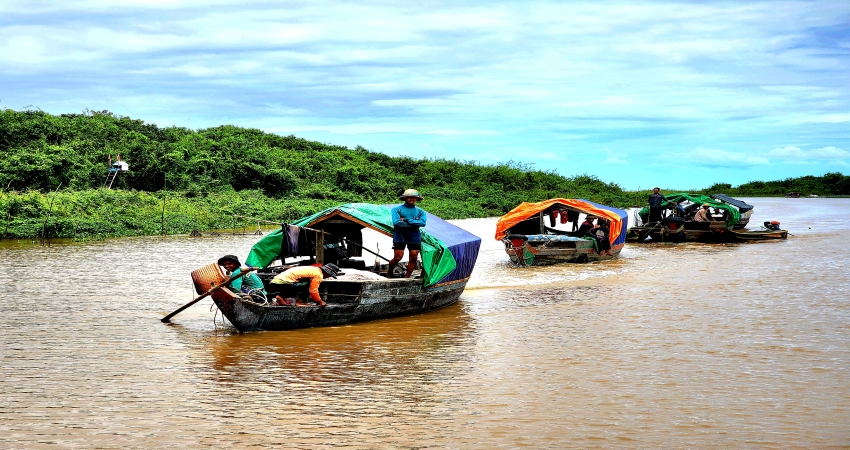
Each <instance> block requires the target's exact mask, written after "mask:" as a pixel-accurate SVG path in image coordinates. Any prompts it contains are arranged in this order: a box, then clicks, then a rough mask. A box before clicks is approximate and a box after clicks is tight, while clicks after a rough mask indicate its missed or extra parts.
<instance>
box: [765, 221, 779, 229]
mask: <svg viewBox="0 0 850 450" xmlns="http://www.w3.org/2000/svg"><path fill="white" fill-rule="evenodd" d="M764 227H765V228H767V229H768V230H773V231H776V230H779V221H778V220H771V221H765V222H764Z"/></svg>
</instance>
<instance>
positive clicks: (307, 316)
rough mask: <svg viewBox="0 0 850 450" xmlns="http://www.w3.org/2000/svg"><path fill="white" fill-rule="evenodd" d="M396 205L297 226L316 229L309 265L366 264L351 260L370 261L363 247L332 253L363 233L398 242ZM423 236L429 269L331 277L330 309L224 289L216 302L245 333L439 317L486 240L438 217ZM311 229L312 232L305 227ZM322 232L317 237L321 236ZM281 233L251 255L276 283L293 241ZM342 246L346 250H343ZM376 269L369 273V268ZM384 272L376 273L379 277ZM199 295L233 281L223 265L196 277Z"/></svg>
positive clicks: (352, 210)
mask: <svg viewBox="0 0 850 450" xmlns="http://www.w3.org/2000/svg"><path fill="white" fill-rule="evenodd" d="M393 206H395V205H370V204H365V203H353V204H346V205H341V206H337V207H333V208H328V209H326V210H324V211H321V212H319V213H317V214H314V215H312V216H309V217H305V218H303V219H300V220H299V221H296V222H295V223H294V224H293V225H295V226H300V227H309V229H310V230H309V231H310V233H312V234H311V236H312V238H313V239H315V241H310V239H309V238H308V239H307V240H308V241H310V243H314V244H315V247H314V248H313V249H312V254H311V255H302V256H310V257H311V258H310V260H309V261H307V262H308V263H309V262H317V263H327V262H334V263H336V264H337V265H339V266H340V267H341V268H343V270H345V267H349V268H350V267H353V266H358V267H363V266H365V263H364V261H362V260H357V259H350V257H351V256H358V253H359V254H360V255H362V253H360V252H362V247H358V246H357V245H349V246H348V247H347V248H344V249H343V250H344V253H343V254H339V253H336V252H330V251H327V250H328V249H329V248H334V246H335V245H336V246H340V245H344V243H345V242H348V243H357V242H362V230H363V229H364V228H370V229H373V230H375V231H378V232H379V233H382V234H385V235H387V236H392V229H393V226H392V217H391V215H390V209H391V208H392V207H393ZM427 223H428V225H427V226H426V227H425V228H424V229H423V233H422V235H423V236H422V252H421V256H422V268H421V269H418V270H416V271H414V276H413V277H412V278H409V279H405V278H379V279H374V280H372V279H369V280H345V279H344V277H341V278H340V279H325V280H324V281H322V283H321V285H320V286H319V293H320V295H321V296H322V298H323V299H324V301H325V302H326V303H327V306H326V307H324V308H320V307H318V306H294V305H293V306H279V305H276V304H272V303H271V302H268V303H261V302H259V301H257V300H254V299H251V298H250V297H249V296H247V295H245V294H242V295H240V294H237V293H234V292H233V291H231V290H230V289H228V288H221V289H218V290H216V291H215V292H214V293H213V294H212V299H213V302H215V304H216V306H217V307H218V309H219V310H221V312H222V314H223V315H224V317H226V318H227V320H229V321H230V323H231V324H233V326H234V327H236V329H238V330H239V331H252V330H290V329H295V328H306V327H318V326H331V325H344V324H349V323H355V322H362V321H367V320H376V319H383V318H389V317H395V316H402V315H409V314H417V313H423V312H427V311H433V310H436V309H439V308H442V307H444V306H447V305H450V304H452V303H454V302H456V301H457V300H458V297H460V295H461V293H462V292H463V290H464V288H465V287H466V283H467V281H468V280H469V276H470V274H471V273H472V269H473V267H474V265H475V260H476V259H477V257H478V250H479V247H480V245H481V238H479V237H477V236H475V235H473V234H471V233H469V232H467V231H465V230H463V229H461V228H458V227H456V226H454V225H452V224H450V223H448V222H446V221H444V220H442V219H440V218H439V217H436V216H434V215H433V214H430V213H429V214H428V217H427ZM303 230H308V228H303V229H302V232H305V231H303ZM313 230H315V231H313ZM284 233H285V231H284V230H283V229H282V230H278V231H275V232H273V233H270V234H268V235H267V236H265V237H264V238H263V239H261V240H260V241H259V242H258V243H257V244H255V245H254V247H253V248H252V249H251V252H250V253H249V255H248V258H247V260H246V264H248V265H251V266H253V267H263V268H264V269H262V270H260V271H259V272H258V274H259V275H260V278H261V279H263V281H264V282H266V283H267V282H268V281H269V280H270V279H271V278H272V277H273V276H274V275H275V273H276V272H279V271H281V270H282V268H280V267H277V268H276V267H270V266H269V265H270V264H271V262H272V261H274V260H275V259H278V258H279V257H280V254H281V249H282V246H283V242H284V239H285V236H284ZM337 248H339V247H337ZM363 268H366V269H369V267H363ZM380 269H381V268H380V267H372V268H371V270H374V271H378V270H380ZM192 279H193V281H194V283H195V288H196V290H197V291H198V292H199V293H201V292H205V291H206V290H208V289H210V288H211V287H212V286H214V285H215V284H216V283H218V282H220V281H223V280H224V279H226V277H225V275H224V273H223V272H222V269H221V268H220V267H219V266H218V265H217V264H210V265H208V266H205V267H203V268H201V269H199V270H196V271H194V272H192Z"/></svg>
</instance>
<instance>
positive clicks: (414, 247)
mask: <svg viewBox="0 0 850 450" xmlns="http://www.w3.org/2000/svg"><path fill="white" fill-rule="evenodd" d="M405 245H406V246H407V248H409V249H410V250H416V251H419V250H422V244H413V243H405V242H393V250H404V246H405Z"/></svg>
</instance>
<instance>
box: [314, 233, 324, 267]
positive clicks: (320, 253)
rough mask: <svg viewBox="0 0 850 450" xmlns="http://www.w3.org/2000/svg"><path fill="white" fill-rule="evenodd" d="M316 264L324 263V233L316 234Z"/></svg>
mask: <svg viewBox="0 0 850 450" xmlns="http://www.w3.org/2000/svg"><path fill="white" fill-rule="evenodd" d="M316 262H317V263H319V264H324V263H325V232H324V231H321V232H319V233H316Z"/></svg>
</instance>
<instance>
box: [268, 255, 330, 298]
mask: <svg viewBox="0 0 850 450" xmlns="http://www.w3.org/2000/svg"><path fill="white" fill-rule="evenodd" d="M341 274H342V272H340V270H339V267H337V265H336V264H331V263H328V264H325V265H324V266H322V267H316V266H298V267H293V268H291V269H287V270H285V271H283V272H281V273H279V274H278V275H276V276H275V277H274V278H272V280H271V281H270V282H269V292H270V293H271V294H273V295H274V296H275V300H276V302H277V304H278V305H281V306H283V305H287V303H286V298H289V297H295V298H296V299H297V300H296V302H295V305H296V306H307V303H305V302H303V301H302V300H301V299H300V298H298V294H300V293H303V291H304V288H307V289H306V290H307V292H308V293H309V294H310V299H311V300H313V301H314V302H316V303H318V304H319V306H320V307H322V308H324V307H325V306H327V303H325V302H324V300H322V296H320V295H319V284H320V283H321V282H322V280H324V279H325V277H328V278H336V277H337V275H341Z"/></svg>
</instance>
